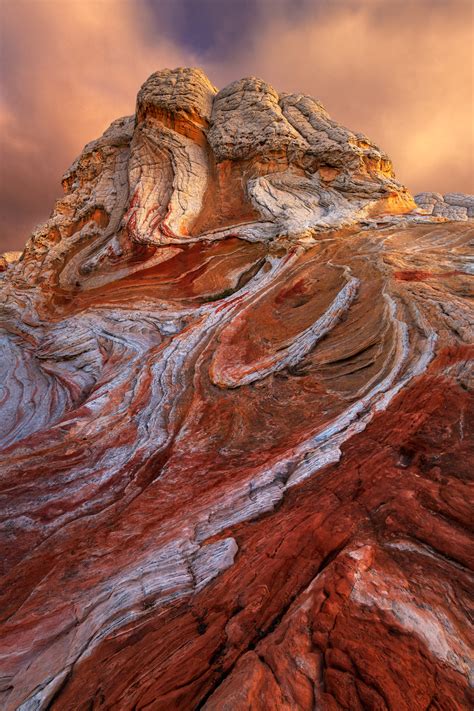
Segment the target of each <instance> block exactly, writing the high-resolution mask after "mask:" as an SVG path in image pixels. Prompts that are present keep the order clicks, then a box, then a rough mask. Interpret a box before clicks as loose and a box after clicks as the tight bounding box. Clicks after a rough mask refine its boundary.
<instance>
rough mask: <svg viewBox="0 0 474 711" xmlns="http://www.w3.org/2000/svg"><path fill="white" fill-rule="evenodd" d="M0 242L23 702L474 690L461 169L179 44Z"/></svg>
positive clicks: (92, 703)
mask: <svg viewBox="0 0 474 711" xmlns="http://www.w3.org/2000/svg"><path fill="white" fill-rule="evenodd" d="M63 186H64V197H63V198H62V199H61V200H59V201H58V202H57V203H56V205H55V208H54V210H53V212H52V215H51V217H50V219H49V220H48V221H47V222H46V223H45V224H44V225H43V226H41V227H40V228H39V229H37V230H36V231H35V232H34V234H33V235H32V236H31V238H30V240H29V241H28V243H27V245H26V248H25V250H24V252H23V254H22V255H21V257H20V258H19V259H18V255H13V256H12V255H9V256H7V257H6V258H4V259H3V261H1V262H0V271H1V274H0V280H1V281H0V284H1V285H2V287H1V293H2V310H1V318H2V322H1V326H2V329H3V330H2V335H1V341H0V344H1V348H2V358H1V360H0V369H1V371H2V376H1V380H0V440H1V446H2V452H1V456H2V461H1V474H0V497H1V501H2V506H1V511H2V524H1V525H2V552H3V556H2V559H3V585H2V593H1V605H0V609H1V613H2V635H1V639H2V642H1V663H0V679H1V686H0V698H1V706H2V708H5V709H8V710H10V709H23V711H26V710H27V709H46V708H48V709H63V710H64V711H66V710H67V711H70V710H71V709H74V710H76V709H96V708H97V709H99V708H101V709H121V710H122V709H124V710H128V709H130V710H131V709H145V708H148V709H163V710H166V711H168V710H169V709H177V710H186V709H197V708H203V709H219V710H222V709H232V711H238V710H239V709H242V710H243V709H255V710H257V711H267V709H275V710H276V709H278V710H279V709H288V710H290V709H291V710H293V709H302V710H306V709H313V708H318V709H324V710H326V709H327V710H330V711H333V710H336V709H350V710H351V711H352V710H358V709H361V710H362V709H374V710H379V709H394V710H395V709H396V710H397V711H412V710H414V711H421V710H428V709H430V711H434V710H435V709H440V710H443V711H444V710H449V711H450V710H453V711H455V710H457V709H468V708H470V706H471V705H472V696H470V680H471V677H470V674H471V673H472V670H471V667H470V663H471V661H470V660H471V658H472V636H471V635H470V628H469V624H468V619H469V610H470V605H471V599H472V573H471V571H472V562H473V561H472V532H471V529H470V523H471V511H472V507H471V506H470V501H471V499H470V493H471V491H472V489H470V486H471V485H470V480H471V477H472V461H473V457H474V444H473V437H472V415H473V401H472V384H473V378H472V367H471V366H472V360H471V359H472V335H473V334H472V323H473V311H472V301H471V299H472V276H471V271H470V265H471V264H472V262H471V261H470V260H471V258H472V239H473V236H474V223H473V222H472V220H471V218H472V214H471V213H472V201H473V198H472V197H471V196H465V195H460V194H450V195H445V196H444V197H443V196H440V195H439V196H438V195H437V194H433V193H423V194H421V195H419V196H416V202H415V201H414V199H413V198H412V196H411V195H410V194H409V193H408V191H407V190H406V189H405V188H404V187H403V186H402V185H401V184H400V183H399V182H398V181H397V180H396V178H395V176H394V173H393V169H392V165H391V162H390V160H389V158H388V157H387V156H386V155H385V154H384V153H383V152H382V151H381V150H380V149H378V148H377V147H376V146H375V145H374V144H373V143H371V142H370V141H369V139H367V138H366V137H365V136H363V135H361V134H355V133H353V132H351V131H349V130H348V129H346V128H344V127H342V126H340V125H339V124H338V123H337V122H335V121H334V120H332V119H331V118H330V117H329V115H328V113H327V112H326V110H325V109H324V108H323V107H322V106H321V104H320V103H319V102H317V101H316V100H314V99H312V98H310V97H307V96H303V95H296V94H291V95H289V94H284V95H279V94H278V93H277V92H276V91H275V90H274V89H273V88H272V87H271V86H269V85H268V84H266V83H265V82H263V81H261V80H259V79H255V78H247V79H243V80H240V81H237V82H233V83H232V84H230V85H229V86H228V87H226V88H225V89H223V90H222V91H219V92H217V90H216V89H215V87H214V86H213V85H212V84H211V83H210V82H209V80H208V79H207V77H206V76H205V75H204V74H203V73H202V72H201V71H200V70H195V69H177V70H173V71H171V70H164V71H162V72H157V73H156V74H154V75H152V76H151V77H150V78H149V79H148V80H147V81H146V82H145V84H144V85H143V87H142V88H141V89H140V91H139V93H138V97H137V108H136V114H135V116H133V117H126V118H122V119H119V120H117V121H115V122H114V123H113V124H112V125H111V126H110V128H109V129H108V130H107V131H106V132H105V133H104V135H103V136H102V137H101V138H99V139H98V140H96V141H93V142H91V143H89V144H88V145H87V146H86V147H85V148H84V150H83V152H82V154H81V155H80V156H79V158H78V159H77V160H76V161H75V162H74V163H73V165H72V166H71V168H70V169H69V171H68V172H67V173H66V175H65V176H64V178H63Z"/></svg>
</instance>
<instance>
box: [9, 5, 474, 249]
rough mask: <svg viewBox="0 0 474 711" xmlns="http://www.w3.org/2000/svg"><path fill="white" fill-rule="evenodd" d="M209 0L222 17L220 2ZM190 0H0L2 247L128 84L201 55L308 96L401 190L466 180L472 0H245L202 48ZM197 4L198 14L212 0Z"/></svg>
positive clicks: (37, 213) (132, 92) (38, 212)
mask: <svg viewBox="0 0 474 711" xmlns="http://www.w3.org/2000/svg"><path fill="white" fill-rule="evenodd" d="M214 2H215V3H217V4H216V8H217V7H219V8H220V10H219V12H220V13H221V15H220V16H222V5H225V4H226V0H214ZM227 2H231V0H227ZM190 3H192V0H173V3H170V2H163V0H160V1H159V2H156V1H155V2H153V0H136V1H132V0H69V1H68V2H67V3H65V2H63V1H62V0H15V2H9V3H4V4H3V5H2V6H1V18H0V19H1V21H2V22H1V24H2V33H3V36H2V38H1V39H2V42H1V44H2V57H1V62H2V67H3V74H2V83H3V88H2V104H1V108H0V125H1V128H2V131H1V134H2V136H3V145H2V146H1V147H0V150H1V164H0V165H1V167H0V170H1V175H0V180H1V183H2V185H1V187H2V196H3V204H2V212H1V224H0V251H2V250H4V249H13V248H20V247H21V246H22V245H23V244H24V242H25V240H26V238H27V237H28V234H29V233H30V232H31V229H32V228H33V226H34V225H35V224H36V223H37V222H39V221H41V220H43V219H45V218H46V217H47V215H48V213H49V211H50V210H51V208H52V206H53V203H54V199H55V198H56V197H57V196H58V195H59V194H60V192H61V188H60V177H61V174H62V173H63V172H64V170H65V169H66V168H67V166H68V165H69V164H70V163H71V162H72V160H73V159H74V157H75V156H76V155H77V154H78V153H79V152H80V150H81V148H82V146H83V145H84V144H85V143H87V142H88V141H89V140H92V139H93V138H95V137H97V136H98V135H100V134H101V133H102V131H103V130H104V129H105V128H106V127H107V126H108V124H109V123H110V122H111V121H112V120H113V119H115V118H117V117H119V116H122V115H125V114H130V113H132V112H133V110H134V104H135V96H136V93H137V90H138V88H139V86H140V85H141V83H142V82H143V81H144V80H145V79H146V78H147V76H149V75H150V74H151V73H152V72H153V71H155V70H157V69H160V68H162V67H173V66H183V65H197V66H202V67H203V68H204V69H205V70H206V71H207V72H208V74H209V76H210V78H211V80H212V81H213V82H214V83H215V84H216V85H217V86H223V85H225V84H226V83H228V82H229V81H231V80H233V79H236V78H239V77H241V76H248V75H257V76H260V77H262V78H264V79H266V80H267V81H269V82H270V83H272V84H274V86H275V87H276V88H277V89H278V90H280V91H293V92H295V91H296V92H299V91H301V92H304V93H308V94H311V95H313V96H315V97H317V98H318V99H320V100H321V101H322V102H323V103H324V104H325V105H326V108H327V109H328V111H329V112H330V114H331V115H332V116H333V117H334V118H335V119H337V120H338V121H341V122H342V123H344V124H346V125H347V126H349V127H350V128H352V129H355V130H361V131H363V132H365V133H366V134H367V135H368V136H369V137H370V138H371V139H373V140H375V142H376V143H378V144H379V145H380V146H381V147H382V148H384V149H385V150H386V151H387V152H388V154H389V155H390V156H391V157H392V159H393V162H394V165H395V170H396V173H397V176H398V177H399V178H400V180H401V181H402V182H404V183H405V184H406V185H407V186H408V187H409V188H410V189H411V190H412V191H413V192H418V191H421V190H437V191H440V192H448V191H458V190H460V191H464V192H469V191H471V192H472V191H474V186H473V185H472V176H473V174H474V166H473V163H472V161H473V144H474V139H473V135H472V124H473V105H472V104H473V70H472V56H471V55H472V46H473V37H472V25H473V23H472V6H471V3H470V2H468V1H465V0H444V1H443V2H441V1H440V2H437V1H436V0H412V1H411V2H410V0H392V1H391V2H390V3H388V2H385V0H362V1H358V2H355V1H354V0H331V2H329V1H328V0H311V1H310V0H299V2H297V3H296V4H295V2H293V3H290V2H289V0H271V1H270V0H247V2H246V3H245V4H243V5H242V12H243V13H247V15H246V16H245V17H242V18H240V19H239V17H238V15H235V13H234V15H235V17H234V19H233V24H235V27H234V28H233V32H232V33H231V34H229V23H227V24H226V25H225V26H224V24H222V23H221V24H220V23H219V22H217V21H216V22H215V23H214V28H213V32H214V37H215V41H214V43H212V42H210V40H209V37H207V38H206V41H205V42H203V43H202V47H200V45H199V41H197V39H196V37H194V36H193V35H189V32H190V29H189V26H190V22H183V21H182V17H183V13H185V12H187V11H188V10H189V7H188V6H190ZM196 5H198V3H197V2H196V0H195V2H194V12H195V7H196ZM205 7H206V12H207V13H208V15H209V13H210V12H211V11H212V8H213V0H205ZM173 8H176V10H175V11H176V13H178V14H180V17H181V19H180V22H174V24H172V23H171V19H172V18H173V12H174V10H173ZM248 13H251V22H250V21H249V16H248ZM216 16H218V15H216ZM180 32H181V34H180ZM186 33H188V34H186ZM229 38H230V39H229ZM198 39H199V38H198ZM230 41H231V48H232V51H229V46H227V49H226V51H225V52H224V51H223V45H224V44H226V43H227V45H229V42H230Z"/></svg>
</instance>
